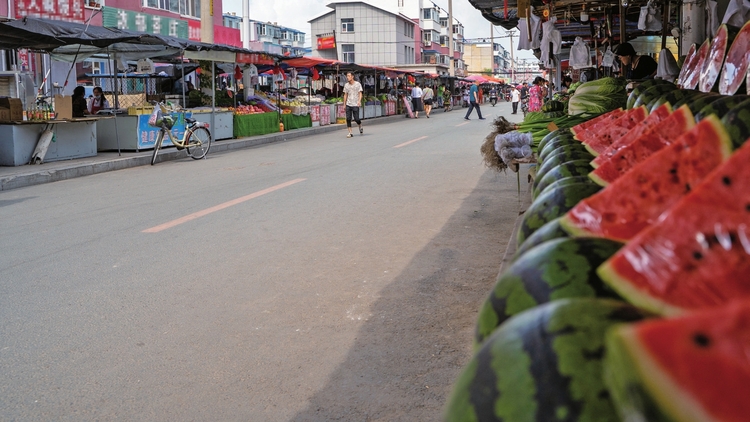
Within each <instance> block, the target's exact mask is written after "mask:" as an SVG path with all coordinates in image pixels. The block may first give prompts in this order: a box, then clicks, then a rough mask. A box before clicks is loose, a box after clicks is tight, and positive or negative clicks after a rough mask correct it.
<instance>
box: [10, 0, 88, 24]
mask: <svg viewBox="0 0 750 422" xmlns="http://www.w3.org/2000/svg"><path fill="white" fill-rule="evenodd" d="M15 3H16V16H19V17H20V16H28V17H31V18H44V19H53V20H61V21H68V22H79V23H81V22H83V21H84V20H85V19H84V14H83V0H59V1H58V0H17V1H16V2H15Z"/></svg>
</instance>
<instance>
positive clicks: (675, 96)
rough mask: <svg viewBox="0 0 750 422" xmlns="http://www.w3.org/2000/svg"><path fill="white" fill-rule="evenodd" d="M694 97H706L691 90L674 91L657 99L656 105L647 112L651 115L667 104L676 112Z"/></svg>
mask: <svg viewBox="0 0 750 422" xmlns="http://www.w3.org/2000/svg"><path fill="white" fill-rule="evenodd" d="M696 95H706V94H704V93H702V92H700V91H696V90H692V89H676V90H674V91H671V92H670V93H668V94H666V95H663V96H661V97H659V100H658V101H657V102H656V103H654V105H653V106H652V107H651V108H650V109H649V111H650V112H651V113H653V112H654V111H656V110H657V109H658V108H659V107H661V106H662V105H663V104H669V105H671V106H672V110H677V108H678V107H679V106H681V105H682V104H684V102H685V101H686V100H688V99H690V98H693V97H695V96H696ZM677 103H680V104H677Z"/></svg>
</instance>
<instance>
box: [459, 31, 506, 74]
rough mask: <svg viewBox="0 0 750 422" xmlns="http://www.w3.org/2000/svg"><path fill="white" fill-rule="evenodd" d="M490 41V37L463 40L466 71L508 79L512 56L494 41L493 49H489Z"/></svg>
mask: <svg viewBox="0 0 750 422" xmlns="http://www.w3.org/2000/svg"><path fill="white" fill-rule="evenodd" d="M491 41H492V40H491V39H490V38H480V39H473V40H464V48H465V50H464V62H465V63H466V69H467V72H468V73H469V74H478V73H481V74H484V75H487V76H493V77H500V78H506V79H509V78H510V76H511V69H512V68H513V58H512V57H511V54H510V52H509V51H508V50H506V49H505V47H503V46H502V45H500V44H499V43H494V49H491V48H490V44H491Z"/></svg>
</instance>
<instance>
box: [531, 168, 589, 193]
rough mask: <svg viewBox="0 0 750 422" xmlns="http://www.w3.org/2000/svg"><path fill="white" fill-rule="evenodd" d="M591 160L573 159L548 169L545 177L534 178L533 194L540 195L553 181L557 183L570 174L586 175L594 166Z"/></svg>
mask: <svg viewBox="0 0 750 422" xmlns="http://www.w3.org/2000/svg"><path fill="white" fill-rule="evenodd" d="M589 162H590V160H587V159H582V160H571V161H568V162H565V163H562V164H560V165H559V166H557V167H555V168H554V169H552V170H550V171H548V172H547V173H546V174H545V175H544V176H543V177H541V178H537V179H534V184H533V185H531V187H532V190H531V192H532V194H533V195H534V197H536V196H539V195H540V194H541V193H542V192H544V190H545V189H547V187H548V186H549V185H551V184H552V183H555V182H556V181H557V180H558V179H562V178H564V177H570V176H586V175H588V174H589V173H590V172H591V171H592V170H593V168H591V165H590V164H589Z"/></svg>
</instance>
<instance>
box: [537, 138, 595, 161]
mask: <svg viewBox="0 0 750 422" xmlns="http://www.w3.org/2000/svg"><path fill="white" fill-rule="evenodd" d="M566 145H575V146H577V147H580V148H581V149H584V148H583V144H581V143H580V142H579V141H578V140H576V139H575V138H573V136H572V135H569V136H563V135H561V136H558V137H557V138H555V139H551V140H550V141H549V142H547V143H546V144H544V148H537V151H538V155H537V159H538V160H539V162H543V161H544V160H545V159H546V158H547V155H549V153H550V152H552V151H554V150H556V149H557V148H560V147H562V146H566Z"/></svg>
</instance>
